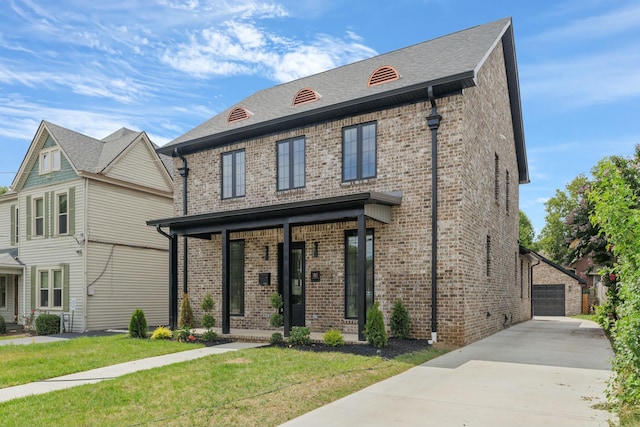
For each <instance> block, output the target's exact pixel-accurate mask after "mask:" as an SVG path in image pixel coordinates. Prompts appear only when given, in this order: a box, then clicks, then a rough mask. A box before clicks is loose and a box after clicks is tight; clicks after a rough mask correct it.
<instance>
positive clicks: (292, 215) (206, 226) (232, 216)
mask: <svg viewBox="0 0 640 427" xmlns="http://www.w3.org/2000/svg"><path fill="white" fill-rule="evenodd" d="M401 202H402V194H401V193H399V192H394V193H377V192H366V193H356V194H349V195H345V196H337V197H329V198H322V199H312V200H305V201H300V202H293V203H284V204H277V205H269V206H260V207H255V208H247V209H238V210H232V211H221V212H211V213H207V214H199V215H190V216H180V217H174V218H166V219H158V220H151V221H147V225H149V226H156V227H164V228H166V227H168V228H170V229H171V233H172V234H178V235H189V236H193V237H200V238H209V236H210V235H211V234H216V233H221V232H222V230H231V231H243V230H259V229H265V228H279V227H282V225H283V224H284V223H289V224H291V225H304V224H318V223H328V222H339V221H344V220H353V219H355V218H357V216H358V215H359V214H361V213H364V214H365V215H368V216H369V217H371V218H373V219H376V220H380V221H383V222H387V221H386V220H387V219H388V217H390V215H383V214H380V212H381V211H383V210H385V209H390V208H391V207H392V206H398V205H400V204H401ZM372 206H376V207H379V208H381V209H371V207H372ZM367 207H368V208H367Z"/></svg>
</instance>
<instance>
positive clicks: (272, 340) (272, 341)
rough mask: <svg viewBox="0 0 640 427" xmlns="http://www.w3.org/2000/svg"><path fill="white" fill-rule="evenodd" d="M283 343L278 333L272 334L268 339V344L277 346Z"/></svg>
mask: <svg viewBox="0 0 640 427" xmlns="http://www.w3.org/2000/svg"><path fill="white" fill-rule="evenodd" d="M283 342H284V338H283V337H282V334H281V333H280V332H274V333H273V334H271V338H270V339H269V344H274V345H278V344H282V343H283Z"/></svg>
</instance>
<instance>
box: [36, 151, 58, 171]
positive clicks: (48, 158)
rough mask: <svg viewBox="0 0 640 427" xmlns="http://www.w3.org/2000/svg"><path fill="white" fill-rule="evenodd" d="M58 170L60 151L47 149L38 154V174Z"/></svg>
mask: <svg viewBox="0 0 640 427" xmlns="http://www.w3.org/2000/svg"><path fill="white" fill-rule="evenodd" d="M59 170H60V150H59V149H58V148H49V149H46V150H42V151H41V152H40V174H45V173H49V172H53V171H59Z"/></svg>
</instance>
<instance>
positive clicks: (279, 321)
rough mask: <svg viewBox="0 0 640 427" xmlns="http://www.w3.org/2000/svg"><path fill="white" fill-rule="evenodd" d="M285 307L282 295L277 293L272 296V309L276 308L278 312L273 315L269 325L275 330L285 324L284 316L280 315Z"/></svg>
mask: <svg viewBox="0 0 640 427" xmlns="http://www.w3.org/2000/svg"><path fill="white" fill-rule="evenodd" d="M283 306H284V301H282V295H280V294H279V293H277V292H274V293H272V294H271V307H273V308H275V309H276V310H277V311H276V312H275V313H273V314H272V315H271V318H270V319H269V324H270V325H271V326H273V327H274V328H279V327H280V326H282V325H283V324H284V316H283V315H282V314H280V309H281V308H282V307H283Z"/></svg>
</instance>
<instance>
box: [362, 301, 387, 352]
mask: <svg viewBox="0 0 640 427" xmlns="http://www.w3.org/2000/svg"><path fill="white" fill-rule="evenodd" d="M364 333H365V335H366V336H367V341H368V342H369V344H371V345H372V346H374V347H375V348H382V347H386V346H387V344H388V339H387V331H386V330H385V328H384V317H383V316H382V311H380V305H379V304H378V301H376V302H374V303H373V307H371V308H370V309H369V311H367V323H366V324H365V326H364Z"/></svg>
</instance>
